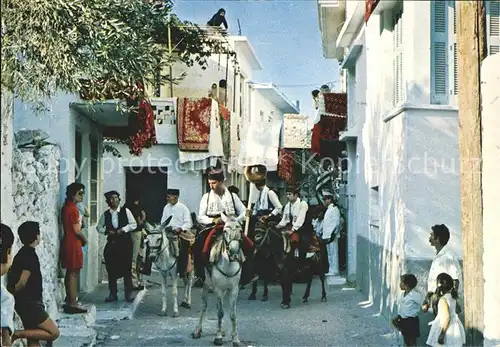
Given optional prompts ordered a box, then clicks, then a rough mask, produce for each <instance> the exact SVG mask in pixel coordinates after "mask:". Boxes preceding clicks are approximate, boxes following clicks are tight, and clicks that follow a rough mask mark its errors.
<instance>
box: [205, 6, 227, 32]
mask: <svg viewBox="0 0 500 347" xmlns="http://www.w3.org/2000/svg"><path fill="white" fill-rule="evenodd" d="M225 16H226V10H224V9H223V8H221V9H219V11H217V13H216V14H214V15H213V16H212V19H210V20H209V21H208V22H207V24H208V25H209V26H211V27H220V25H221V24H224V28H226V30H227V29H228V28H229V26H228V25H227V22H226V17H225Z"/></svg>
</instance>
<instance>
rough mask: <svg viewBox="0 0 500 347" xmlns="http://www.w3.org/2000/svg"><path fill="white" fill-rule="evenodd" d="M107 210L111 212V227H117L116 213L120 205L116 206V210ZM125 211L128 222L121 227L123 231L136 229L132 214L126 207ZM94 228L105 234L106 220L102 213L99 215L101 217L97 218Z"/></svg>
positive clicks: (118, 211) (119, 209)
mask: <svg viewBox="0 0 500 347" xmlns="http://www.w3.org/2000/svg"><path fill="white" fill-rule="evenodd" d="M124 208H125V207H124ZM108 211H109V212H110V213H111V224H112V225H113V227H115V228H118V225H119V224H118V213H120V211H121V207H120V206H118V208H117V209H116V210H112V209H108ZM125 211H126V212H127V219H128V224H127V225H125V226H124V227H123V232H125V233H128V232H131V231H134V230H135V229H137V222H136V221H135V218H134V215H133V214H132V212H130V210H129V209H128V208H125ZM96 229H97V232H98V233H100V234H106V221H105V217H104V213H103V214H102V215H101V218H99V222H98V223H97V226H96Z"/></svg>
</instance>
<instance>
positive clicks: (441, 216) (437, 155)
mask: <svg viewBox="0 0 500 347" xmlns="http://www.w3.org/2000/svg"><path fill="white" fill-rule="evenodd" d="M405 118H406V122H405V123H406V124H405V131H406V141H405V142H406V145H405V151H404V156H405V164H406V165H405V167H404V169H405V172H404V175H403V179H404V198H405V229H406V230H405V233H406V236H405V239H406V242H405V253H406V257H407V258H410V259H421V258H426V259H431V258H432V257H433V256H434V254H435V250H434V249H433V248H432V247H430V245H429V233H430V227H431V226H432V225H434V224H446V225H447V226H448V228H449V229H450V233H451V237H450V242H449V245H448V246H449V248H451V251H453V252H454V253H455V254H456V255H457V256H459V258H461V257H462V233H461V224H460V166H459V164H460V152H459V149H458V132H459V127H458V111H457V110H455V109H452V108H449V109H447V108H445V107H439V106H437V107H428V108H427V109H420V110H408V111H406V112H405Z"/></svg>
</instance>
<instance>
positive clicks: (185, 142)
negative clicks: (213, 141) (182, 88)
mask: <svg viewBox="0 0 500 347" xmlns="http://www.w3.org/2000/svg"><path fill="white" fill-rule="evenodd" d="M214 104H215V106H217V103H213V100H212V99H211V98H201V99H191V98H179V99H178V102H177V144H178V146H179V150H181V151H192V152H208V151H209V148H208V147H209V138H210V122H211V116H212V111H213V110H212V108H213V107H214Z"/></svg>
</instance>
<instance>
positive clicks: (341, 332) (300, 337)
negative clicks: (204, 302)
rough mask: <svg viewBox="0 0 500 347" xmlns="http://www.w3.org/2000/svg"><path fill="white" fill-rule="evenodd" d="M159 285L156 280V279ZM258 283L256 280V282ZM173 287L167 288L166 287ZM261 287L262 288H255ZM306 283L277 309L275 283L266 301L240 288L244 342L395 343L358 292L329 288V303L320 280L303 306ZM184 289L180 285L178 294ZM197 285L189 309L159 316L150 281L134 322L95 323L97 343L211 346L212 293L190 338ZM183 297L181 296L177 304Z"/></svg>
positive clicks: (226, 324) (197, 301)
mask: <svg viewBox="0 0 500 347" xmlns="http://www.w3.org/2000/svg"><path fill="white" fill-rule="evenodd" d="M154 282H156V283H159V281H156V280H155V281H154ZM259 284H260V283H259ZM170 289H171V288H169V290H170ZM259 289H260V290H261V287H259ZM304 289H305V286H304V285H302V284H295V285H294V295H293V299H292V300H293V301H292V307H291V308H290V309H289V310H282V309H280V307H279V303H280V301H281V290H280V287H279V285H273V286H270V287H269V301H268V302H261V301H260V300H259V297H260V295H261V292H260V293H258V300H257V301H248V300H247V298H248V296H249V293H250V288H247V289H244V290H242V291H240V296H239V302H238V306H237V313H238V328H239V334H240V339H241V341H242V342H243V343H244V344H245V345H248V346H354V345H358V346H394V345H395V343H394V342H395V341H394V337H393V332H392V329H391V328H390V327H389V325H388V323H387V322H386V321H385V320H384V319H383V318H382V317H379V316H378V315H376V314H375V310H374V309H373V308H372V307H366V306H367V305H366V302H365V300H364V297H363V295H362V294H361V293H359V292H357V291H355V290H354V289H353V288H350V287H348V286H344V287H330V290H329V291H328V302H326V303H322V302H321V301H320V293H321V290H320V283H319V281H315V282H314V284H313V288H312V292H311V297H310V301H309V303H308V304H302V303H301V300H300V298H301V297H302V294H303V292H304ZM181 293H183V289H182V288H179V298H182V297H181ZM200 294H201V290H200V289H199V288H194V289H193V304H192V308H191V309H190V310H186V309H184V308H179V313H180V317H178V318H173V317H172V312H171V310H172V307H171V305H170V306H169V316H167V317H161V316H159V315H158V313H159V312H160V309H161V294H160V286H159V285H157V284H154V283H152V284H150V286H149V288H148V291H147V292H146V295H145V296H144V299H143V301H142V303H141V304H140V305H139V307H138V309H137V311H136V313H135V317H134V319H133V320H121V321H117V322H111V323H107V324H105V325H104V324H103V325H99V322H97V323H98V325H97V331H98V341H97V343H98V345H99V346H210V345H213V339H214V334H215V329H216V323H217V321H216V308H215V301H214V300H213V299H214V297H213V294H212V295H211V296H210V299H211V301H210V302H209V307H208V312H207V316H206V317H207V318H206V319H205V324H204V326H203V330H204V331H203V335H202V338H201V339H199V340H193V339H192V338H191V332H192V331H193V329H194V328H195V325H196V322H197V319H198V316H199V312H200V307H201V301H200ZM180 301H181V300H179V303H180ZM225 305H226V306H225V307H224V309H225V317H224V323H223V326H224V331H225V333H226V337H225V339H224V345H231V342H230V340H231V338H230V332H231V331H230V319H229V310H228V308H226V307H227V302H226V303H225Z"/></svg>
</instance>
